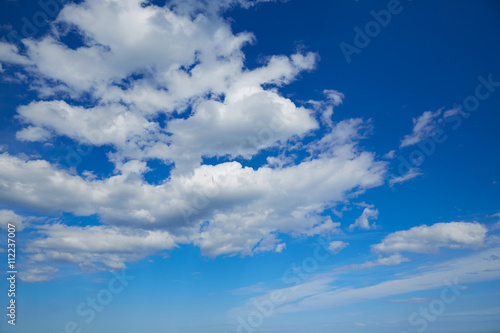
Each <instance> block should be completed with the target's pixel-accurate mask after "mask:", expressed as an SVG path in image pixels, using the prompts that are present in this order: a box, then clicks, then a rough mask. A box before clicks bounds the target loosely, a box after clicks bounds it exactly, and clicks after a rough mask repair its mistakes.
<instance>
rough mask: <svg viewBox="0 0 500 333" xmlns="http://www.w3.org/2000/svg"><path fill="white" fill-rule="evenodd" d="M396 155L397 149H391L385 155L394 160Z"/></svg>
mask: <svg viewBox="0 0 500 333" xmlns="http://www.w3.org/2000/svg"><path fill="white" fill-rule="evenodd" d="M394 157H396V151H395V150H391V151H389V152H388V153H387V154H385V155H384V158H387V159H389V160H392V159H393V158H394Z"/></svg>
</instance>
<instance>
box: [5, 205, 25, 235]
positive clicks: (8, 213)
mask: <svg viewBox="0 0 500 333" xmlns="http://www.w3.org/2000/svg"><path fill="white" fill-rule="evenodd" d="M25 221H26V218H25V217H24V216H21V215H17V214H16V213H15V212H14V211H12V210H9V209H0V229H2V230H4V231H7V229H8V225H9V224H13V225H15V226H16V231H22V230H23V229H24V227H25V225H24V222H25Z"/></svg>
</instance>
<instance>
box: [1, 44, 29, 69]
mask: <svg viewBox="0 0 500 333" xmlns="http://www.w3.org/2000/svg"><path fill="white" fill-rule="evenodd" d="M0 61H3V62H6V63H8V64H15V65H31V64H32V61H31V60H30V59H29V58H27V57H25V56H23V55H20V54H19V49H18V48H17V46H15V45H13V44H9V43H5V42H0Z"/></svg>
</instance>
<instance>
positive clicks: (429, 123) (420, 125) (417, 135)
mask: <svg viewBox="0 0 500 333" xmlns="http://www.w3.org/2000/svg"><path fill="white" fill-rule="evenodd" d="M441 111H442V110H441V109H440V110H437V111H436V112H432V111H425V112H424V113H423V114H422V115H421V116H420V117H418V118H413V132H412V133H411V134H409V135H406V136H405V137H404V139H403V141H401V145H400V148H403V147H408V146H412V145H414V144H416V143H418V142H420V141H422V140H425V139H427V138H429V137H431V136H432V135H434V133H435V130H436V128H437V119H438V117H439V116H440V115H441Z"/></svg>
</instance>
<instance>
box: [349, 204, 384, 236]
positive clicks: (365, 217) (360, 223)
mask: <svg viewBox="0 0 500 333" xmlns="http://www.w3.org/2000/svg"><path fill="white" fill-rule="evenodd" d="M377 218H378V209H373V208H370V207H366V208H365V209H364V210H363V213H361V216H360V217H358V218H357V219H356V221H354V223H353V224H351V225H350V226H349V230H351V231H352V230H354V229H355V228H360V229H364V230H370V229H375V228H377V225H376V224H375V223H371V224H370V220H376V219H377Z"/></svg>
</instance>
